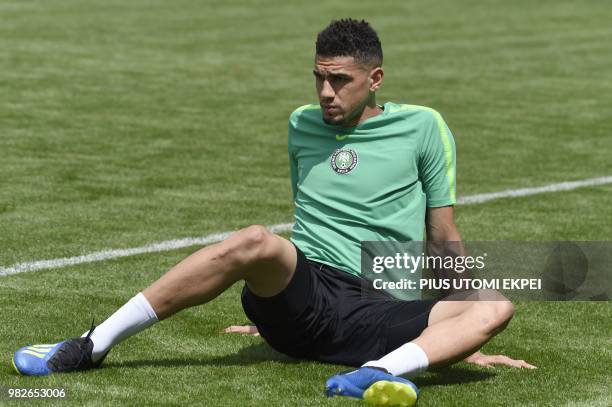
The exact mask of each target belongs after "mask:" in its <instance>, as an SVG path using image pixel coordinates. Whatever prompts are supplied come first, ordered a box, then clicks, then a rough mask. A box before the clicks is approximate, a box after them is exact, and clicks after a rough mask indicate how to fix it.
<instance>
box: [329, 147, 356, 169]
mask: <svg viewBox="0 0 612 407" xmlns="http://www.w3.org/2000/svg"><path fill="white" fill-rule="evenodd" d="M356 165H357V152H356V151H355V150H350V149H349V150H343V149H340V148H339V149H337V150H336V151H334V153H333V154H332V156H331V166H332V168H333V170H334V171H336V172H337V173H338V174H347V173H349V172H351V171H352V170H353V168H355V166H356Z"/></svg>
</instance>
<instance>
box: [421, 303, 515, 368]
mask: <svg viewBox="0 0 612 407" xmlns="http://www.w3.org/2000/svg"><path fill="white" fill-rule="evenodd" d="M483 294H485V293H484V292H479V293H477V294H476V295H477V296H481V295H483ZM513 315H514V306H513V305H512V303H511V302H510V301H508V300H507V299H506V298H505V297H503V296H502V295H501V294H499V293H497V292H491V291H488V292H486V300H471V301H470V300H469V299H468V300H465V301H440V302H438V303H437V304H436V305H434V307H433V308H432V310H431V312H430V314H429V325H428V327H427V328H426V329H425V330H424V331H423V332H422V333H421V335H420V336H419V337H418V338H416V339H415V340H414V341H413V343H415V344H417V345H418V346H419V347H421V349H423V351H424V352H425V354H426V355H427V358H428V360H429V365H430V366H432V367H439V366H445V365H449V364H452V363H455V362H458V361H460V360H463V359H464V358H466V357H467V356H469V355H471V354H473V353H474V352H476V351H477V350H478V349H480V348H481V347H482V346H483V345H484V344H485V343H487V342H488V341H489V340H490V339H491V338H493V337H494V336H495V335H497V334H498V333H499V332H501V331H503V330H504V329H505V328H506V326H507V325H508V323H509V322H510V319H512V316H513Z"/></svg>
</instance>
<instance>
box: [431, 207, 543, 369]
mask: <svg viewBox="0 0 612 407" xmlns="http://www.w3.org/2000/svg"><path fill="white" fill-rule="evenodd" d="M425 225H426V232H427V242H428V246H430V245H431V244H433V245H435V243H436V242H440V243H442V245H441V246H442V247H446V246H447V244H444V242H457V245H456V246H455V245H454V244H451V246H452V248H451V251H452V252H453V253H452V254H453V255H459V256H463V255H464V254H465V252H464V248H463V244H462V243H461V236H460V235H459V230H458V229H457V226H456V225H455V219H454V210H453V207H452V206H444V207H441V208H427V214H426V224H425ZM436 246H437V247H440V245H436ZM465 361H466V362H468V363H472V364H475V365H479V366H484V367H493V366H495V365H505V366H511V367H517V368H526V369H536V367H535V366H533V365H531V364H529V363H527V362H525V361H524V360H515V359H512V358H510V357H508V356H506V355H485V354H484V353H482V352H480V351H477V352H475V353H473V354H472V355H470V356H468V357H467V358H465Z"/></svg>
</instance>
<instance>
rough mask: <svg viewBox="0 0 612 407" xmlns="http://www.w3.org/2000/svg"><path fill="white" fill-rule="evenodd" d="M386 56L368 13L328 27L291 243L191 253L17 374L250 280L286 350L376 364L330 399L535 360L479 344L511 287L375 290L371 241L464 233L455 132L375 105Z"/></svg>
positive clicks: (66, 358) (242, 236)
mask: <svg viewBox="0 0 612 407" xmlns="http://www.w3.org/2000/svg"><path fill="white" fill-rule="evenodd" d="M382 59H383V58H382V49H381V45H380V41H379V39H378V36H377V34H376V32H375V31H374V30H373V29H372V28H371V27H370V26H369V24H368V23H367V22H365V21H356V20H352V19H345V20H340V21H334V22H332V23H331V24H330V25H329V26H328V27H327V28H325V29H324V30H323V31H322V32H321V33H319V35H318V37H317V43H316V57H315V68H314V75H315V80H316V89H317V92H318V96H319V106H316V105H306V106H303V107H301V108H299V109H297V110H296V111H294V112H293V113H292V114H291V117H290V120H289V155H290V163H291V182H292V187H293V196H294V201H295V218H296V223H295V226H294V229H293V236H292V239H291V241H289V240H286V239H284V238H282V237H280V236H277V235H274V234H272V233H270V232H269V231H267V230H266V229H265V228H264V227H262V226H250V227H248V228H245V229H242V230H240V231H238V232H236V233H234V234H233V235H231V236H230V237H229V238H228V239H227V240H225V241H223V242H221V243H218V244H215V245H212V246H208V247H205V248H203V249H201V250H199V251H197V252H196V253H194V254H192V255H191V256H189V257H188V258H186V259H185V260H183V261H182V262H181V263H179V264H178V265H176V266H175V267H174V268H172V269H171V270H170V271H168V272H167V273H166V274H164V275H163V276H162V277H161V278H160V279H159V280H157V281H156V282H154V283H153V284H152V285H151V286H149V287H148V288H146V289H145V290H144V291H143V292H141V293H139V294H137V295H136V296H135V297H133V298H132V299H131V300H130V301H128V302H127V303H126V304H125V305H124V306H123V307H121V308H120V309H119V310H117V311H116V312H115V313H114V314H113V315H111V316H110V317H109V318H108V319H107V320H106V321H104V322H103V323H102V324H101V325H100V326H98V327H92V329H90V330H89V331H88V332H87V333H86V334H85V335H83V337H81V338H74V339H69V340H66V341H63V342H60V343H58V344H52V345H34V346H29V347H24V348H21V349H19V350H18V351H17V352H16V353H15V356H14V358H13V363H14V366H15V369H16V370H17V371H18V372H19V373H21V374H26V375H45V374H50V373H54V372H67V371H74V370H84V369H91V368H96V367H98V366H100V364H101V363H102V361H103V359H104V358H105V356H106V355H107V353H108V352H109V351H110V349H111V348H112V346H114V345H116V344H117V343H119V342H121V341H122V340H124V339H126V338H127V337H129V336H131V335H134V334H136V333H138V332H140V331H142V330H143V329H145V328H147V327H149V326H151V325H152V324H154V323H155V322H157V321H160V320H163V319H166V318H168V317H170V316H172V315H174V314H175V313H177V312H179V311H180V310H182V309H185V308H187V307H192V306H195V305H200V304H205V303H207V302H208V301H211V300H212V299H214V298H215V297H216V296H217V295H219V294H221V293H222V292H223V291H224V290H226V289H227V288H228V287H230V286H231V285H232V284H234V283H235V282H237V281H239V280H244V281H245V286H244V289H243V294H242V304H243V308H244V311H245V313H246V314H247V316H248V317H249V318H250V319H251V320H252V321H253V322H254V323H255V325H256V326H257V329H258V331H259V333H260V334H261V335H262V337H263V338H264V339H265V340H266V341H267V342H268V343H269V344H270V345H271V346H272V347H273V348H275V349H277V350H279V351H280V352H283V353H285V354H288V355H290V356H293V357H296V358H305V359H312V360H319V361H323V362H330V363H340V364H346V365H351V366H363V367H360V368H358V369H356V370H353V371H351V372H348V373H344V374H339V375H336V376H333V377H332V378H330V379H329V380H328V381H327V388H326V391H327V394H328V395H329V396H333V395H341V396H352V397H359V398H364V399H366V401H369V402H371V403H374V404H377V403H378V404H384V403H390V404H399V405H413V404H414V403H415V402H416V399H417V395H418V390H417V388H416V386H415V385H414V384H413V383H412V382H410V381H409V380H407V379H405V378H402V377H399V375H407V376H414V375H416V374H419V373H421V372H423V371H424V370H425V369H427V368H428V367H430V366H431V367H436V366H442V365H447V364H450V363H454V362H456V361H459V360H462V359H465V358H467V359H466V360H468V361H469V362H473V363H477V364H480V365H486V366H488V365H492V364H495V363H500V364H506V365H510V366H515V367H533V366H531V365H529V364H527V363H525V362H524V361H515V360H512V359H510V358H507V357H505V356H501V355H498V356H486V355H483V354H481V353H479V352H478V349H479V348H480V347H481V346H482V345H483V344H484V343H486V342H487V341H488V340H489V339H491V338H492V337H493V336H494V335H495V334H496V333H498V332H499V331H501V330H502V329H503V328H504V327H505V326H506V324H507V323H508V322H509V320H510V318H511V317H512V315H513V307H512V304H511V303H510V302H509V301H507V300H506V299H504V298H503V297H501V296H500V295H497V297H496V301H462V302H459V301H439V302H436V301H400V300H396V299H393V298H390V297H389V296H387V295H386V294H385V293H382V292H372V293H370V294H371V295H367V296H364V295H362V294H363V289H364V287H365V288H367V283H365V282H364V281H365V280H363V279H362V278H360V266H359V261H360V242H361V241H367V240H396V241H411V240H416V241H418V240H422V239H423V230H424V229H426V232H427V239H428V240H431V241H459V240H460V237H459V233H458V231H457V229H456V227H455V224H454V221H453V205H454V204H455V184H454V178H455V150H454V142H453V139H452V135H451V133H450V131H449V129H448V128H447V127H446V124H445V123H444V121H443V120H442V118H441V116H440V115H439V114H438V113H437V112H435V111H433V110H431V109H427V108H422V107H417V106H410V105H397V104H394V103H386V104H385V105H378V104H377V103H376V98H375V95H376V91H377V90H378V89H379V88H380V86H381V85H382V82H383V69H382Z"/></svg>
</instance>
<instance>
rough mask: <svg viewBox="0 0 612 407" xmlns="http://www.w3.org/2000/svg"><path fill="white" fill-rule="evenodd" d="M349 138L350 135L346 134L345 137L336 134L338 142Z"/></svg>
mask: <svg viewBox="0 0 612 407" xmlns="http://www.w3.org/2000/svg"><path fill="white" fill-rule="evenodd" d="M348 136H349V135H348V134H345V135H342V134H336V140H338V141H342V140H344V139H345V138H347V137H348Z"/></svg>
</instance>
